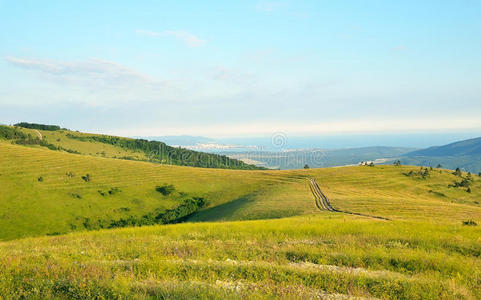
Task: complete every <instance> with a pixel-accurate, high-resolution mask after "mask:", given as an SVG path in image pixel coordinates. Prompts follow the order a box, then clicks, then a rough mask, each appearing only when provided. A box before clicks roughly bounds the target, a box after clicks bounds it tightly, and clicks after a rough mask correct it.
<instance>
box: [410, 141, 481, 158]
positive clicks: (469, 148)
mask: <svg viewBox="0 0 481 300" xmlns="http://www.w3.org/2000/svg"><path fill="white" fill-rule="evenodd" d="M466 155H481V137H479V138H475V139H469V140H464V141H460V142H455V143H451V144H448V145H444V146H435V147H429V148H426V149H422V150H417V151H413V152H410V153H408V154H407V156H410V157H412V156H466Z"/></svg>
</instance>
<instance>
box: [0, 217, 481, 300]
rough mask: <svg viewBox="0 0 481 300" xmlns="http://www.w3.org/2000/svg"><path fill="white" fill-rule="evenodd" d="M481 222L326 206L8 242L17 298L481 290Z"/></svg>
mask: <svg viewBox="0 0 481 300" xmlns="http://www.w3.org/2000/svg"><path fill="white" fill-rule="evenodd" d="M479 236H480V235H479V228H477V227H471V226H461V225H459V224H456V225H454V224H436V225H433V224H430V223H428V222H408V221H381V220H375V219H366V218H361V217H355V216H349V215H340V214H337V213H332V214H318V215H315V216H314V215H311V216H303V217H294V218H289V219H278V220H258V221H245V222H228V223H204V224H202V223H191V224H177V225H164V226H153V227H142V228H125V229H115V230H104V231H98V232H90V233H81V234H78V233H77V234H70V235H66V236H59V237H47V238H35V239H31V238H30V239H24V240H19V241H10V242H3V243H0V266H1V268H0V278H1V279H2V280H0V295H4V296H5V297H7V298H21V297H27V298H57V297H60V298H77V299H92V298H96V297H98V298H103V299H120V298H123V299H126V298H127V299H149V298H156V299H159V298H160V299H165V298H168V299H179V298H181V299H206V298H218V299H226V298H228V299H246V298H256V299H258V298H274V297H275V298H290V299H292V298H293V297H294V298H302V299H308V298H326V297H330V298H342V296H343V295H344V296H346V295H347V296H358V297H378V298H393V299H476V298H477V299H479V298H480V297H481V281H480V278H481V260H480V259H479V258H480V256H481V243H479Z"/></svg>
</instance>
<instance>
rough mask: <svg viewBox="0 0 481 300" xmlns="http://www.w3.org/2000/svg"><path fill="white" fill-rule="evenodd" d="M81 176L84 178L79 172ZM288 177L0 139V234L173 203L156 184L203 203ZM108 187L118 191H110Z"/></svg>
mask: <svg viewBox="0 0 481 300" xmlns="http://www.w3.org/2000/svg"><path fill="white" fill-rule="evenodd" d="M70 173H73V174H74V177H71V176H68V175H67V174H70ZM86 174H90V175H91V180H90V181H89V182H86V181H84V180H83V179H82V178H81V177H82V176H85V175H86ZM40 177H42V181H39V180H38V179H39V178H40ZM294 180H296V179H291V178H289V177H286V176H284V175H283V173H270V172H268V171H259V172H254V171H236V170H223V169H222V170H221V169H202V168H190V167H179V166H169V165H160V164H154V163H148V162H136V161H126V160H117V159H109V158H99V157H89V156H83V155H76V154H69V153H63V152H58V151H51V150H46V149H39V148H31V147H23V146H17V145H11V144H9V143H0V187H1V189H2V193H1V194H0V228H1V229H2V230H0V239H13V238H19V237H26V236H35V235H44V234H58V233H66V232H70V231H75V230H84V229H85V228H84V226H83V222H84V221H85V218H89V220H90V221H92V222H94V223H95V222H97V221H98V220H99V219H101V220H103V221H105V220H111V219H112V220H115V219H119V218H127V217H129V216H131V215H132V216H135V217H140V216H142V215H144V214H146V213H149V212H152V211H154V210H155V209H158V208H160V209H162V208H163V209H168V208H172V207H175V206H177V205H179V204H180V203H181V201H180V197H179V195H178V193H174V195H169V196H167V197H166V196H163V195H162V194H161V193H159V192H157V191H156V190H155V188H156V186H158V185H162V184H173V185H174V186H175V188H176V191H178V192H183V193H187V194H188V195H190V196H197V197H204V198H206V201H207V206H206V209H209V208H211V207H214V206H217V205H220V204H223V203H227V202H230V201H234V200H237V199H240V198H243V197H246V196H247V195H251V194H253V193H255V192H259V191H262V190H264V189H266V188H265V187H264V186H267V189H269V188H270V189H271V190H274V186H277V185H284V184H289V183H291V182H292V181H294ZM112 188H117V189H119V190H120V191H119V192H117V193H115V194H113V195H108V191H109V190H111V189H112ZM99 191H101V192H103V193H107V195H106V196H102V195H101V194H100V193H99ZM306 196H307V197H306V199H305V200H306V202H307V203H310V199H309V194H307V195H306ZM79 197H80V198H79ZM304 210H307V211H310V212H313V211H314V210H313V209H312V208H311V207H310V206H308V208H307V209H304Z"/></svg>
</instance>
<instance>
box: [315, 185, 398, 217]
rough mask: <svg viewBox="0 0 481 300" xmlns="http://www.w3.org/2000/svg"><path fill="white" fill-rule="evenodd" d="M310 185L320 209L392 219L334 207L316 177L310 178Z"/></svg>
mask: <svg viewBox="0 0 481 300" xmlns="http://www.w3.org/2000/svg"><path fill="white" fill-rule="evenodd" d="M309 187H310V188H311V192H312V194H313V195H314V199H315V201H316V206H317V208H318V209H319V210H321V211H323V210H326V211H331V212H340V213H345V214H350V215H357V216H363V217H370V218H376V219H381V220H388V221H389V220H390V219H388V218H385V217H379V216H371V215H365V214H361V213H356V212H350V211H345V210H339V209H336V208H334V207H332V205H331V202H330V201H329V199H328V198H327V197H326V195H324V193H323V192H322V191H321V188H320V187H319V185H318V184H317V181H316V180H315V179H314V178H310V179H309Z"/></svg>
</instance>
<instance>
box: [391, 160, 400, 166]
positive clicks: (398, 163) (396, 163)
mask: <svg viewBox="0 0 481 300" xmlns="http://www.w3.org/2000/svg"><path fill="white" fill-rule="evenodd" d="M393 165H394V166H396V167H399V166H401V161H400V160H395V161H394V162H393Z"/></svg>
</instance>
